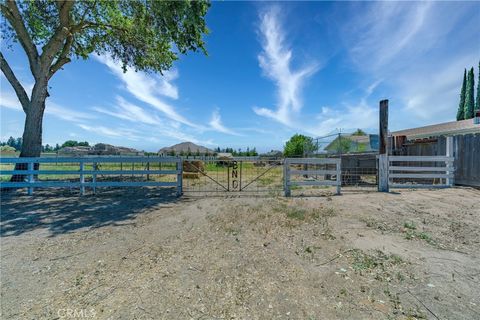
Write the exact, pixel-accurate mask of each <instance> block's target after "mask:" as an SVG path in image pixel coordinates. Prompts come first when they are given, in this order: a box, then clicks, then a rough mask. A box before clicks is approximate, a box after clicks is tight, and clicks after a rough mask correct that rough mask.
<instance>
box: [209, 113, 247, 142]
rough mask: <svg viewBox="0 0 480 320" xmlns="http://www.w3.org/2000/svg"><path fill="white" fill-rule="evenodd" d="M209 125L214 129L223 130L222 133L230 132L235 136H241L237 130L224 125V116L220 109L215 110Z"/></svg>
mask: <svg viewBox="0 0 480 320" xmlns="http://www.w3.org/2000/svg"><path fill="white" fill-rule="evenodd" d="M209 125H210V127H211V128H212V129H213V130H215V131H218V132H221V133H226V134H230V135H234V136H239V135H240V134H238V133H237V132H235V131H233V130H232V129H229V128H227V127H225V126H224V125H223V123H222V118H221V116H220V112H219V111H218V110H214V111H213V113H212V118H211V120H210V122H209Z"/></svg>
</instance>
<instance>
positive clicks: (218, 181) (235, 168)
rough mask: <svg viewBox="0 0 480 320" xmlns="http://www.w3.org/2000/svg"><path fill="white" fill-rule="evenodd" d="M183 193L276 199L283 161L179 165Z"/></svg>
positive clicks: (209, 161) (266, 160)
mask: <svg viewBox="0 0 480 320" xmlns="http://www.w3.org/2000/svg"><path fill="white" fill-rule="evenodd" d="M182 180H183V193H184V194H190V195H212V194H222V193H223V194H225V193H236V194H238V195H240V194H245V195H246V194H265V195H277V194H278V195H280V194H282V192H283V159H279V160H277V159H257V160H235V159H226V160H222V159H216V160H207V161H197V160H184V161H183V179H182Z"/></svg>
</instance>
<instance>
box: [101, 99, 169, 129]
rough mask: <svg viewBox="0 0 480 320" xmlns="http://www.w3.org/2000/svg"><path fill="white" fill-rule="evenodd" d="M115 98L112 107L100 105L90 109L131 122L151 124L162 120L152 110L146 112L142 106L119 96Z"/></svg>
mask: <svg viewBox="0 0 480 320" xmlns="http://www.w3.org/2000/svg"><path fill="white" fill-rule="evenodd" d="M116 100H117V105H116V106H115V107H113V108H108V109H106V108H102V107H93V108H92V109H93V110H95V111H97V112H100V113H103V114H107V115H110V116H113V117H117V118H119V119H123V120H128V121H132V122H141V123H145V124H151V125H159V124H161V122H162V121H161V120H160V118H159V117H158V116H157V115H156V114H154V113H153V112H150V113H148V112H146V111H145V110H144V109H143V108H141V107H139V106H137V105H134V104H132V103H130V102H128V101H126V100H125V99H124V98H122V97H120V96H117V98H116ZM112 109H113V110H112Z"/></svg>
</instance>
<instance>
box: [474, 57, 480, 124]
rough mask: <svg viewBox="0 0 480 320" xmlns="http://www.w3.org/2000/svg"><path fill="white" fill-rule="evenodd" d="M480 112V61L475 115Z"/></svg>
mask: <svg viewBox="0 0 480 320" xmlns="http://www.w3.org/2000/svg"><path fill="white" fill-rule="evenodd" d="M478 111H480V61H479V62H478V83H477V99H475V114H476V113H477V112H478Z"/></svg>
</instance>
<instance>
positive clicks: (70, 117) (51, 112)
mask: <svg viewBox="0 0 480 320" xmlns="http://www.w3.org/2000/svg"><path fill="white" fill-rule="evenodd" d="M0 107H2V108H8V109H13V110H16V111H21V112H23V109H22V106H21V104H20V101H19V100H18V98H17V96H16V95H15V94H13V93H10V92H8V91H3V90H2V94H1V99H0ZM45 113H46V114H47V115H48V116H53V117H56V118H59V119H62V120H66V121H71V122H84V121H87V120H91V119H95V116H94V115H92V114H88V113H85V112H80V111H75V110H72V109H70V108H66V107H64V106H61V105H59V104H57V103H55V102H53V101H51V100H50V99H47V101H46V106H45Z"/></svg>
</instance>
